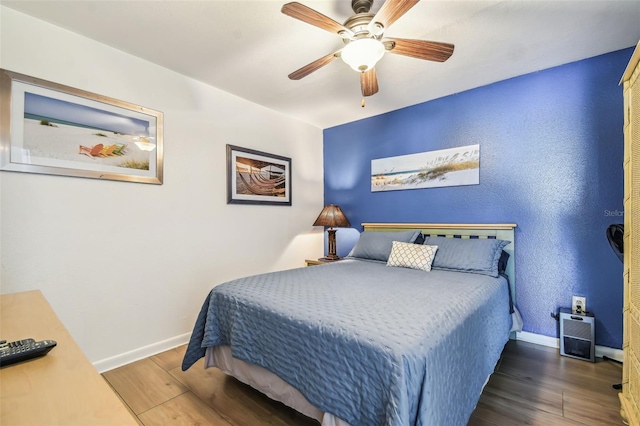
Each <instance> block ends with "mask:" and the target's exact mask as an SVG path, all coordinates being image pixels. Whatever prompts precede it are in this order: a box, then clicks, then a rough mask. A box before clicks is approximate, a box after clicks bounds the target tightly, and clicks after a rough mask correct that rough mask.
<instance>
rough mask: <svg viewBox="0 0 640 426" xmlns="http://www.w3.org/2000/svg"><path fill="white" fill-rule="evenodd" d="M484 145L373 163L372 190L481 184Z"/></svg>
mask: <svg viewBox="0 0 640 426" xmlns="http://www.w3.org/2000/svg"><path fill="white" fill-rule="evenodd" d="M479 183H480V145H467V146H461V147H458V148H450V149H441V150H438V151H429V152H422V153H419V154H410V155H400V156H397V157H388V158H380V159H376V160H371V191H372V192H378V191H396V190H402V189H421V188H436V187H442V186H461V185H478V184H479Z"/></svg>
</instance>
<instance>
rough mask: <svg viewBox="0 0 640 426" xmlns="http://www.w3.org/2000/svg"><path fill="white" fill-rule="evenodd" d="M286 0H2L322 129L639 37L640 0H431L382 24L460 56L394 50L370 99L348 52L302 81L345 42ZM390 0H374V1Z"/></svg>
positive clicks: (334, 1) (336, 2) (346, 0)
mask: <svg viewBox="0 0 640 426" xmlns="http://www.w3.org/2000/svg"><path fill="white" fill-rule="evenodd" d="M286 1H287V0H280V1H275V0H259V1H244V0H242V1H240V0H236V1H219V0H208V1H184V0H181V1H142V0H139V1H101V0H83V1H79V0H76V1H53V0H47V1H6V0H0V4H3V5H5V6H8V7H10V8H12V9H15V10H18V11H21V12H24V13H26V14H29V15H31V16H34V17H36V18H39V19H42V20H44V21H48V22H51V23H53V24H55V25H58V26H60V27H63V28H67V29H69V30H71V31H74V32H76V33H79V34H83V35H85V36H87V37H89V38H92V39H94V40H97V41H100V42H102V43H104V44H107V45H110V46H113V47H115V48H117V49H120V50H123V51H126V52H129V53H131V54H133V55H136V56H138V57H141V58H144V59H146V60H148V61H151V62H154V63H156V64H159V65H162V66H164V67H166V68H169V69H172V70H174V71H177V72H179V73H181V74H184V75H187V76H190V77H193V78H195V79H197V80H200V81H202V82H204V83H207V84H210V85H211V86H214V87H217V88H219V89H222V90H224V91H227V92H230V93H233V94H235V95H238V96H240V97H242V98H245V99H248V100H250V101H253V102H255V103H258V104H261V105H263V106H265V107H267V108H271V109H274V110H277V111H280V112H282V113H285V114H288V115H291V116H294V117H297V118H298V119H300V120H303V121H306V122H308V123H311V124H313V125H316V126H318V127H320V128H328V127H331V126H335V125H339V124H343V123H347V122H351V121H355V120H358V119H361V118H365V117H370V116H373V115H378V114H381V113H384V112H388V111H392V110H396V109H399V108H403V107H406V106H409V105H415V104H418V103H421V102H425V101H428V100H431V99H435V98H439V97H442V96H446V95H449V94H453V93H458V92H461V91H464V90H468V89H471V88H474V87H479V86H483V85H486V84H489V83H493V82H496V81H500V80H504V79H507V78H511V77H515V76H518V75H522V74H526V73H530V72H534V71H537V70H541V69H545V68H549V67H553V66H556V65H561V64H565V63H568V62H572V61H576V60H579V59H584V58H588V57H592V56H596V55H599V54H602V53H606V52H611V51H614V50H619V49H622V48H626V47H630V46H634V45H635V44H636V43H637V42H638V40H639V39H640V0H631V1H629V0H628V1H613V0H601V1H594V0H581V1H575V0H556V1H539V0H509V1H484V0H473V1H458V0H448V1H442V0H440V1H434V0H422V1H421V2H420V3H418V4H417V5H416V6H414V7H413V8H412V9H411V10H409V12H407V13H406V14H405V15H404V16H403V17H401V18H400V19H399V20H398V21H396V22H395V23H394V24H393V25H392V26H391V27H390V28H389V29H387V30H386V31H385V35H386V36H389V37H399V38H415V39H423V40H433V41H442V42H447V43H452V44H454V45H455V51H454V53H453V56H452V57H451V58H450V59H449V60H448V61H447V62H444V63H436V62H428V61H421V60H418V59H413V58H408V57H405V56H400V55H392V54H387V55H385V57H383V58H382V60H381V61H380V62H379V63H378V65H377V66H376V71H377V74H378V81H379V84H380V92H379V93H378V94H376V95H374V96H372V97H369V98H367V99H366V102H367V105H366V107H365V108H361V106H360V101H361V98H362V97H361V94H360V82H359V76H358V74H357V73H356V72H355V71H353V70H351V69H350V68H349V67H348V66H347V65H346V64H344V63H343V62H342V61H340V60H336V61H334V62H333V63H331V64H329V65H327V66H325V67H324V68H321V69H319V70H318V71H316V72H315V73H313V74H311V75H309V76H307V77H305V78H304V79H302V80H299V81H292V80H289V79H288V78H287V75H288V74H289V73H291V72H292V71H295V70H297V69H298V68H300V67H302V66H303V65H306V64H307V63H309V62H311V61H314V60H316V59H318V58H320V57H321V56H324V55H326V54H328V53H331V52H334V51H336V50H338V49H340V48H341V47H342V46H343V44H342V41H341V40H340V38H339V37H338V36H335V35H332V34H331V33H329V32H326V31H323V30H321V29H319V28H316V27H313V26H311V25H308V24H305V23H303V22H301V21H298V20H296V19H293V18H291V17H288V16H285V15H283V14H282V13H280V8H281V7H282V5H283V4H284V3H285V2H286ZM300 2H301V3H303V4H305V5H307V6H309V7H311V8H313V9H316V10H317V11H319V12H321V13H323V14H325V15H327V16H329V17H331V18H333V19H334V20H336V21H338V22H341V23H342V22H344V21H345V20H346V19H347V18H348V17H349V16H351V15H352V11H351V7H350V4H351V2H350V0H326V1H306V0H301V1H300ZM381 4H382V1H381V0H376V1H375V2H374V6H373V9H372V12H375V11H377V10H378V9H379V8H380V5H381ZM622 71H623V70H620V73H621V74H622Z"/></svg>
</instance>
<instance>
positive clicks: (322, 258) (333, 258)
mask: <svg viewBox="0 0 640 426" xmlns="http://www.w3.org/2000/svg"><path fill="white" fill-rule="evenodd" d="M340 259H342V258H341V257H340V256H331V255H328V256H327V257H321V258H320V259H318V260H320V261H322V262H335V261H336V260H340Z"/></svg>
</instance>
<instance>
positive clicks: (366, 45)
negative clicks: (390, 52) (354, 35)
mask: <svg viewBox="0 0 640 426" xmlns="http://www.w3.org/2000/svg"><path fill="white" fill-rule="evenodd" d="M384 52H385V48H384V44H382V42H381V41H380V40H377V39H375V38H361V39H357V40H354V41H352V42H350V43H349V44H347V45H346V46H345V47H344V48H343V49H342V54H341V58H342V60H343V61H344V62H345V63H346V64H347V65H349V66H350V67H351V68H352V69H353V70H354V71H358V72H366V71H369V70H370V69H371V68H373V67H374V66H375V65H376V63H377V62H378V61H379V60H380V59H381V58H382V56H384Z"/></svg>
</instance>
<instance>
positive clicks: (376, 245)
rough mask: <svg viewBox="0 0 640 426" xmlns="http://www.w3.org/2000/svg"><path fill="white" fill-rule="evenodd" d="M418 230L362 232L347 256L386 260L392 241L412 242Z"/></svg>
mask: <svg viewBox="0 0 640 426" xmlns="http://www.w3.org/2000/svg"><path fill="white" fill-rule="evenodd" d="M418 235H420V231H405V232H373V231H368V232H363V233H362V234H360V239H359V240H358V242H357V243H356V246H355V247H354V248H353V250H351V253H349V257H357V258H360V259H370V260H381V261H384V262H386V261H388V260H389V254H391V247H392V246H393V242H394V241H399V242H401V243H413V242H414V241H415V239H416V238H417V237H418Z"/></svg>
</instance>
